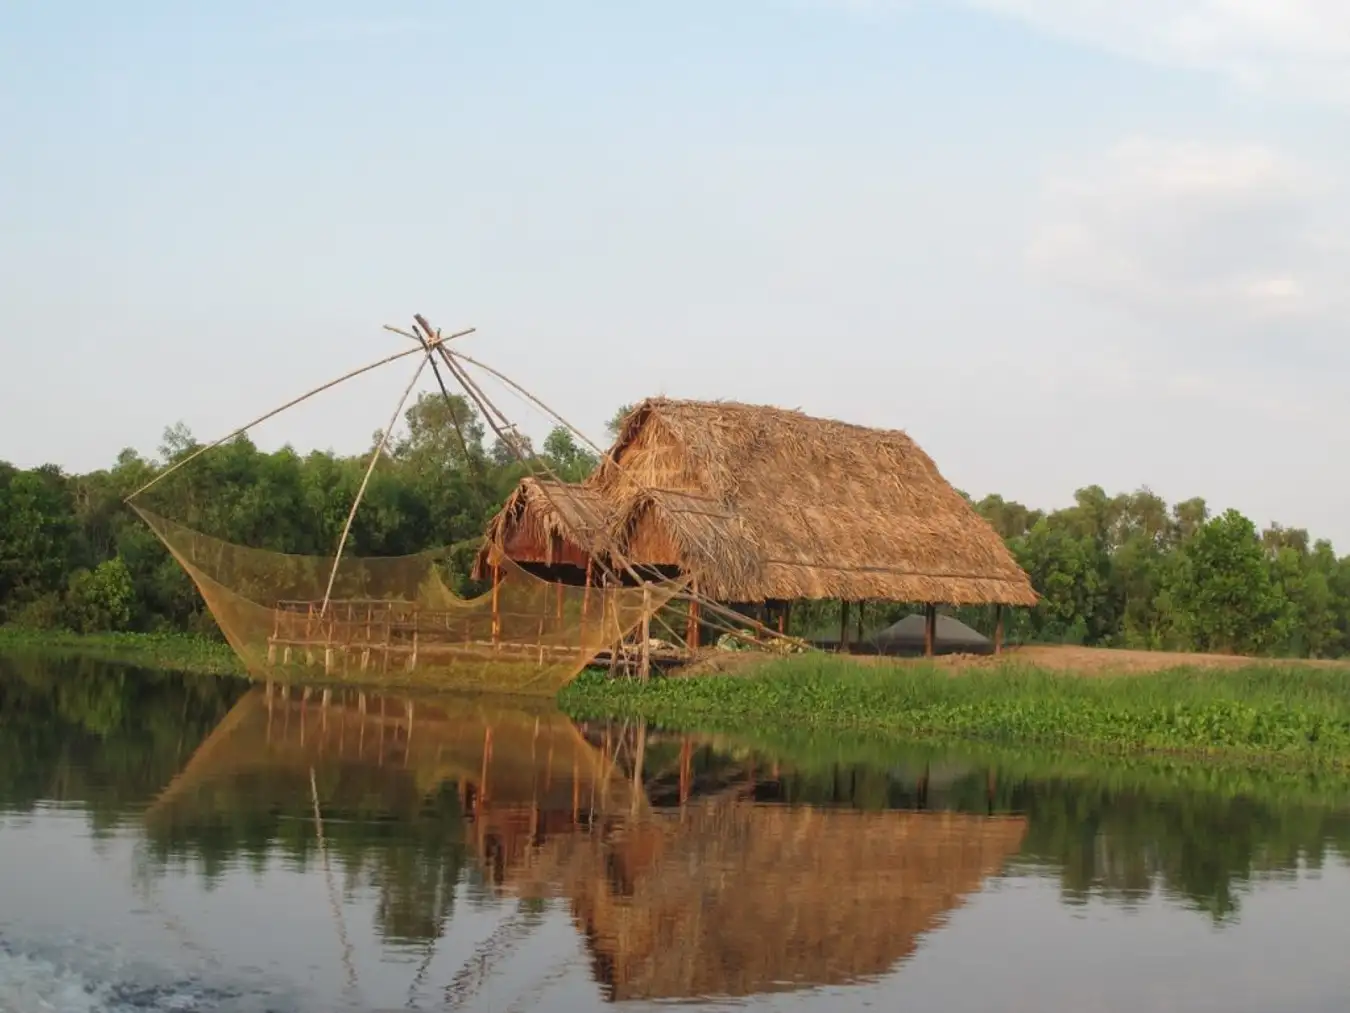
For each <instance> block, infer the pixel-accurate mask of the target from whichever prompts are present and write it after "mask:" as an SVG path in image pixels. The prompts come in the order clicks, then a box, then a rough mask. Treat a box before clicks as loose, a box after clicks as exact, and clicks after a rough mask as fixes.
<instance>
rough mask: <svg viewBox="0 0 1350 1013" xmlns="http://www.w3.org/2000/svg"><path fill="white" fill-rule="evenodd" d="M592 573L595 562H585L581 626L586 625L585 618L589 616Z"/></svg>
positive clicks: (591, 560) (592, 560)
mask: <svg viewBox="0 0 1350 1013" xmlns="http://www.w3.org/2000/svg"><path fill="white" fill-rule="evenodd" d="M594 572H595V560H594V559H588V560H586V590H584V591H582V592H581V622H582V625H583V626H584V625H585V623H586V617H587V616H589V615H590V614H591V581H592V574H593V573H594Z"/></svg>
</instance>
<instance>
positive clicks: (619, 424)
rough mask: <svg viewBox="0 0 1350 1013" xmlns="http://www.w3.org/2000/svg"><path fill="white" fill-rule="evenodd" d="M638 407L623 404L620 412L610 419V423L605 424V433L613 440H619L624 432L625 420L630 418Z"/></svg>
mask: <svg viewBox="0 0 1350 1013" xmlns="http://www.w3.org/2000/svg"><path fill="white" fill-rule="evenodd" d="M636 407H637V405H635V404H621V405H619V407H618V410H616V411H615V412H614V414H613V415H611V416H610V417H609V421H608V422H606V423H605V432H606V433H608V434H609V438H610V439H611V440H617V439H618V438H619V433H620V432H621V431H622V430H623V422H624V419H626V418H628V416H629V415H631V414H632V413H633V409H634V408H636Z"/></svg>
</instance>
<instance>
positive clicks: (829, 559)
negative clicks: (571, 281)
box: [586, 398, 1036, 606]
mask: <svg viewBox="0 0 1350 1013" xmlns="http://www.w3.org/2000/svg"><path fill="white" fill-rule="evenodd" d="M586 484H587V485H588V486H589V487H591V488H593V489H595V490H596V491H597V492H598V493H599V494H600V495H601V496H603V497H604V499H605V500H607V501H609V502H611V503H613V504H615V507H616V509H617V516H618V518H619V520H618V521H617V522H616V523H617V525H618V527H617V530H618V532H619V533H620V538H621V540H622V541H624V542H625V543H626V544H628V545H630V546H632V547H633V550H634V551H633V552H632V555H633V558H634V559H635V560H638V559H640V560H642V561H644V562H656V561H658V559H659V560H660V561H662V562H669V563H672V564H676V565H678V566H680V568H681V569H682V570H684V571H685V572H686V573H689V574H691V575H692V576H694V577H695V578H696V580H697V582H698V588H699V591H700V593H702V594H704V595H707V596H709V597H711V598H715V599H720V600H723V601H741V602H758V601H765V600H769V599H781V600H800V599H811V598H842V599H847V600H855V601H856V600H866V599H874V600H889V601H911V602H943V603H948V604H954V605H966V604H972V605H973V604H1003V605H1028V606H1029V605H1034V604H1035V603H1036V593H1035V591H1033V590H1032V587H1031V582H1030V580H1029V579H1028V578H1027V575H1026V574H1025V573H1024V572H1023V571H1022V569H1021V568H1020V567H1019V566H1018V565H1017V563H1016V561H1015V560H1014V559H1013V557H1012V554H1011V553H1010V552H1009V551H1008V549H1007V547H1006V546H1005V545H1004V544H1003V541H1002V539H1001V538H999V536H998V533H997V532H995V531H994V529H993V528H992V527H991V526H990V525H989V524H988V522H986V521H985V520H984V519H983V518H982V517H980V516H979V514H977V513H976V512H975V510H974V509H973V508H972V507H971V505H970V504H969V503H968V502H967V501H966V500H965V499H964V498H963V497H962V496H961V494H960V493H958V492H957V491H956V490H955V489H953V488H952V487H951V485H949V484H948V483H947V481H946V480H945V479H943V477H942V475H941V474H940V473H939V471H938V469H937V465H936V464H934V463H933V460H932V459H931V458H930V457H929V456H928V455H927V454H925V453H924V452H923V450H921V449H920V448H919V447H918V445H917V444H915V443H914V441H913V440H912V439H910V437H909V436H908V435H907V434H905V433H903V432H899V431H893V430H881V429H867V428H864V427H862V426H856V425H850V424H848V423H844V422H837V421H834V420H831V419H819V418H812V417H810V416H807V415H804V414H802V413H800V412H796V411H789V410H786V409H781V408H769V407H759V406H753V405H744V404H738V403H735V402H703V401H675V400H668V399H665V398H653V399H649V400H647V401H644V402H642V403H641V404H640V405H638V406H637V407H636V408H635V409H634V410H633V411H632V412H630V413H629V414H628V416H627V417H626V418H625V420H624V422H623V425H622V428H621V430H620V432H619V437H618V440H617V441H616V443H615V444H614V446H613V448H611V450H610V451H609V453H608V454H607V455H606V457H605V459H604V460H603V461H602V463H601V467H600V468H599V469H598V471H597V472H596V473H595V475H594V476H592V478H591V479H589V480H588V481H587V483H586Z"/></svg>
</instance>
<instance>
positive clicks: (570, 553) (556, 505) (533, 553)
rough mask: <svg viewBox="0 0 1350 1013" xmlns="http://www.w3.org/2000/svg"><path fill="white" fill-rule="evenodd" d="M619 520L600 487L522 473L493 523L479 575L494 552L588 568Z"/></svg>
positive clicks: (528, 560)
mask: <svg viewBox="0 0 1350 1013" xmlns="http://www.w3.org/2000/svg"><path fill="white" fill-rule="evenodd" d="M614 523H615V517H614V509H613V507H612V505H611V504H610V502H609V501H608V500H606V499H605V498H604V496H602V494H601V492H600V490H599V489H596V488H593V487H591V486H586V485H575V484H569V483H566V482H554V481H552V480H550V479H540V478H534V477H527V478H522V479H521V480H520V484H519V485H517V486H516V488H515V490H514V491H513V492H512V493H511V495H510V496H509V497H508V498H507V500H506V503H505V504H504V505H503V506H502V508H501V510H499V511H498V512H497V513H496V515H495V516H494V517H493V518H492V520H490V521H489V522H488V527H487V532H486V538H485V540H484V543H483V548H482V549H480V550H479V553H478V558H477V560H476V562H475V576H477V577H480V578H481V577H482V576H483V575H484V574H485V573H486V571H487V569H488V568H489V567H490V566H491V565H492V560H493V553H494V552H502V553H504V554H505V555H506V556H507V557H508V558H510V559H512V560H514V561H515V562H517V563H543V564H545V565H549V566H552V565H555V564H560V563H566V564H571V565H573V566H580V567H585V566H586V563H587V561H588V560H589V558H590V556H591V553H592V552H594V551H598V550H599V549H601V548H602V547H603V546H605V545H607V544H608V543H607V541H606V539H607V538H608V533H609V531H610V530H611V529H612V527H613V526H614Z"/></svg>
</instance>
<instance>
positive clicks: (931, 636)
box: [923, 602, 937, 658]
mask: <svg viewBox="0 0 1350 1013" xmlns="http://www.w3.org/2000/svg"><path fill="white" fill-rule="evenodd" d="M936 646H937V606H936V605H934V604H932V603H931V602H930V603H929V604H927V605H925V606H924V607H923V656H924V657H925V658H931V657H932V656H933V651H934V648H935V647H936Z"/></svg>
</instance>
